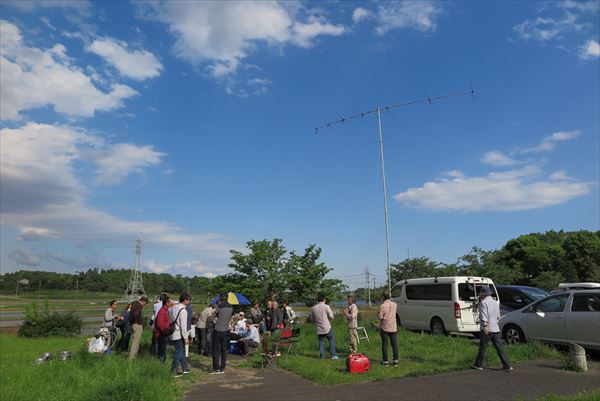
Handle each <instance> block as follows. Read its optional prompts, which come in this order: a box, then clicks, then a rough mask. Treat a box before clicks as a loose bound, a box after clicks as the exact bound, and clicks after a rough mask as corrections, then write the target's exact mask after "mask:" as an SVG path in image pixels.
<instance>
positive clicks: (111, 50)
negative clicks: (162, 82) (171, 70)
mask: <svg viewBox="0 0 600 401" xmlns="http://www.w3.org/2000/svg"><path fill="white" fill-rule="evenodd" d="M88 50H89V51H90V52H92V53H95V54H97V55H99V56H101V57H103V58H104V59H105V60H106V61H108V62H109V63H110V64H112V65H113V66H115V67H116V68H117V70H119V72H120V73H121V74H122V75H124V76H126V77H129V78H133V79H137V80H139V81H143V80H145V79H148V78H154V77H157V76H159V75H160V72H161V70H162V68H163V66H162V64H161V63H160V62H159V61H158V60H157V59H156V57H155V56H154V54H152V53H150V52H149V51H146V50H129V49H128V48H127V43H125V42H121V41H117V40H116V39H113V38H102V39H96V40H94V41H93V42H92V43H91V44H90V45H89V47H88Z"/></svg>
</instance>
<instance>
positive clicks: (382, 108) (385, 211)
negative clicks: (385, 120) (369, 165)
mask: <svg viewBox="0 0 600 401" xmlns="http://www.w3.org/2000/svg"><path fill="white" fill-rule="evenodd" d="M465 95H471V96H473V98H474V95H475V90H474V89H473V87H472V86H471V90H468V91H464V92H456V93H450V94H447V95H440V96H433V97H431V96H428V97H426V98H423V99H417V100H411V101H408V102H402V103H396V104H392V105H389V106H378V107H376V108H373V109H371V110H367V111H364V112H361V113H358V114H353V115H350V116H348V117H340V118H339V119H337V120H334V121H330V122H328V123H325V124H324V125H321V126H319V127H315V135H316V134H318V133H319V130H320V129H323V128H330V127H331V126H334V125H337V124H345V123H346V122H350V121H352V120H354V119H356V118H359V117H360V118H365V117H367V116H369V115H371V114H377V126H378V128H379V153H380V156H381V181H382V185H383V214H384V221H385V252H386V262H387V264H386V271H387V284H388V291H389V292H390V294H391V292H392V279H391V271H390V270H391V268H390V238H389V224H388V207H387V185H386V181H385V160H384V156H383V130H382V127H381V112H382V111H385V112H387V111H390V110H393V109H396V108H398V107H404V106H411V105H415V104H420V103H428V104H432V103H433V102H434V101H437V100H443V99H448V98H452V97H457V96H465Z"/></svg>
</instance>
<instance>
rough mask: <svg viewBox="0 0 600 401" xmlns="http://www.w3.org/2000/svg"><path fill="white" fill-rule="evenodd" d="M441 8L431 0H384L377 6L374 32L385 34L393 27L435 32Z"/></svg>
mask: <svg viewBox="0 0 600 401" xmlns="http://www.w3.org/2000/svg"><path fill="white" fill-rule="evenodd" d="M441 11H442V10H441V8H440V7H439V5H438V4H437V3H436V2H433V1H409V0H404V1H399V2H384V3H382V4H381V5H380V6H378V7H377V13H376V15H375V19H376V21H377V27H376V28H375V33H377V34H378V35H385V34H386V33H387V32H389V31H391V30H393V29H407V28H410V29H415V30H417V31H420V32H435V30H436V28H437V22H436V20H437V17H438V16H439V15H440V13H441Z"/></svg>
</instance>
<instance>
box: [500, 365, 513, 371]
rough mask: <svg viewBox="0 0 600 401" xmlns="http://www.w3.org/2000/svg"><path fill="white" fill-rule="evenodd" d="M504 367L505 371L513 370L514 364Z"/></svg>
mask: <svg viewBox="0 0 600 401" xmlns="http://www.w3.org/2000/svg"><path fill="white" fill-rule="evenodd" d="M502 369H504V371H505V372H512V371H513V367H512V366H505V367H503V368H502Z"/></svg>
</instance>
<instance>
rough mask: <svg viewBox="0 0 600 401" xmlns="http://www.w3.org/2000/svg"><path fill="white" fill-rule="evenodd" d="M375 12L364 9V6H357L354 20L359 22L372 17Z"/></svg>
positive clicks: (353, 13)
mask: <svg viewBox="0 0 600 401" xmlns="http://www.w3.org/2000/svg"><path fill="white" fill-rule="evenodd" d="M372 16H373V14H372V13H371V11H369V10H367V9H364V8H362V7H356V8H355V9H354V11H352V21H353V22H354V23H355V24H357V23H359V22H360V21H362V20H365V19H368V18H371V17H372Z"/></svg>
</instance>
